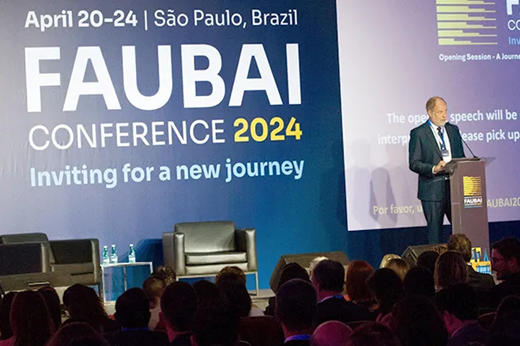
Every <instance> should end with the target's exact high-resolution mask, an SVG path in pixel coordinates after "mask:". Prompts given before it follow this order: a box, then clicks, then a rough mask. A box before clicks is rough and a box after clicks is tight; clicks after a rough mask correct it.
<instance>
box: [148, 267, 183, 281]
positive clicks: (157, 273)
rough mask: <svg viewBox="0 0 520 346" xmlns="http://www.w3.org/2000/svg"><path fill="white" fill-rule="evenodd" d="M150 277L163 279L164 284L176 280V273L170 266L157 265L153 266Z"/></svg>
mask: <svg viewBox="0 0 520 346" xmlns="http://www.w3.org/2000/svg"><path fill="white" fill-rule="evenodd" d="M150 277H151V278H158V279H163V280H164V282H165V283H166V285H169V284H171V283H172V282H175V280H177V275H176V274H175V271H174V270H173V269H172V268H171V267H167V266H159V267H157V268H155V270H154V271H153V273H152V274H151V275H150Z"/></svg>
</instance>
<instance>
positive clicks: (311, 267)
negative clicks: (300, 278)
mask: <svg viewBox="0 0 520 346" xmlns="http://www.w3.org/2000/svg"><path fill="white" fill-rule="evenodd" d="M327 259H328V258H327V257H325V256H318V257H316V258H315V259H313V260H312V261H311V262H310V263H309V280H312V272H313V271H314V268H316V265H317V264H318V263H320V262H321V261H323V260H327ZM280 286H281V285H280Z"/></svg>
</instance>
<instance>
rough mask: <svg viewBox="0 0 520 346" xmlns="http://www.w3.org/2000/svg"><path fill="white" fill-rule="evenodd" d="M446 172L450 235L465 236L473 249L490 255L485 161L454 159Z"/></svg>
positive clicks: (447, 166) (446, 167)
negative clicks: (475, 248) (448, 189)
mask: <svg viewBox="0 0 520 346" xmlns="http://www.w3.org/2000/svg"><path fill="white" fill-rule="evenodd" d="M445 170H446V171H448V172H449V174H450V193H451V225H452V230H453V234H456V233H464V234H465V235H467V236H468V238H469V239H470V240H471V243H472V244H473V247H480V248H481V249H482V252H484V250H487V251H488V252H489V225H488V212H487V194H486V161H485V160H483V159H479V158H461V159H453V160H452V161H450V162H449V163H448V164H447V165H446V166H445Z"/></svg>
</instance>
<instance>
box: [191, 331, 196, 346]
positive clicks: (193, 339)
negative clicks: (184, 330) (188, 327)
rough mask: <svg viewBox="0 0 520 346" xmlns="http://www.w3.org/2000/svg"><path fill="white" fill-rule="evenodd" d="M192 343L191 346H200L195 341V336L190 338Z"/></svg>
mask: <svg viewBox="0 0 520 346" xmlns="http://www.w3.org/2000/svg"><path fill="white" fill-rule="evenodd" d="M190 342H191V346H198V345H197V341H196V340H195V336H194V335H193V334H191V336H190Z"/></svg>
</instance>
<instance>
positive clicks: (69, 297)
mask: <svg viewBox="0 0 520 346" xmlns="http://www.w3.org/2000/svg"><path fill="white" fill-rule="evenodd" d="M63 304H65V306H66V307H67V311H68V312H69V315H70V317H74V318H81V319H84V320H85V321H88V324H90V326H91V327H93V328H94V329H96V330H98V331H101V330H102V329H103V327H102V324H103V322H104V321H105V320H106V319H107V318H108V316H107V313H106V311H105V307H104V306H103V302H102V301H101V298H99V296H98V295H97V293H96V291H94V289H93V288H91V287H88V286H85V285H80V284H75V285H72V286H70V287H69V288H67V289H66V290H65V292H64V293H63Z"/></svg>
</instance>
